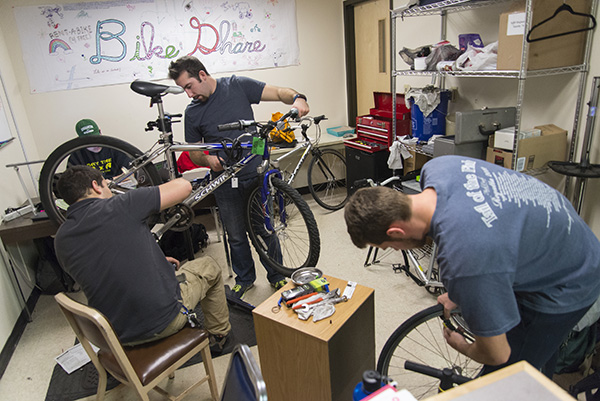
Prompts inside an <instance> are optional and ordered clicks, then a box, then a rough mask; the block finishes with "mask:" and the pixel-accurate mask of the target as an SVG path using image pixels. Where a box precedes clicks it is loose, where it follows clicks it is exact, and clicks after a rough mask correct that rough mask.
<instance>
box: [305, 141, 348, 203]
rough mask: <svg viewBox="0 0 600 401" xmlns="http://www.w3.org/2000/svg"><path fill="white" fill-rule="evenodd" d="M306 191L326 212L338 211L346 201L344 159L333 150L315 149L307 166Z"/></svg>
mask: <svg viewBox="0 0 600 401" xmlns="http://www.w3.org/2000/svg"><path fill="white" fill-rule="evenodd" d="M308 189H309V190H310V193H311V194H312V196H313V198H314V199H315V201H316V202H317V203H318V204H319V205H321V206H322V207H324V208H325V209H328V210H339V209H341V208H343V207H344V205H345V204H346V201H347V200H348V190H347V189H346V159H345V158H344V156H343V155H342V154H341V153H340V152H338V151H337V150H334V149H325V150H320V149H317V150H316V152H315V154H314V156H313V158H312V160H311V161H310V164H309V166H308Z"/></svg>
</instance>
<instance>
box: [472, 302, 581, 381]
mask: <svg viewBox="0 0 600 401" xmlns="http://www.w3.org/2000/svg"><path fill="white" fill-rule="evenodd" d="M590 307H591V305H590V306H588V307H585V308H583V309H580V310H577V311H574V312H570V313H561V314H548V313H541V312H536V311H534V310H532V309H529V308H527V307H525V306H523V305H521V304H519V314H520V315H521V321H520V322H519V324H518V325H516V326H515V327H513V328H512V329H510V330H509V331H508V332H507V333H506V338H507V340H508V344H509V345H510V349H511V352H510V357H509V358H508V362H506V363H505V364H503V365H498V366H490V365H485V366H484V368H483V372H482V374H488V373H491V372H493V371H495V370H498V369H500V368H503V367H505V366H508V365H511V364H513V363H515V362H518V361H523V360H525V361H527V362H529V363H530V364H531V365H532V366H533V367H534V368H536V369H540V370H541V371H542V373H544V374H545V375H546V376H548V377H549V378H552V375H553V374H554V368H555V367H556V362H557V359H558V349H559V347H560V344H562V342H563V341H564V340H565V339H566V338H567V336H568V335H569V333H570V332H571V330H572V329H573V327H575V325H576V324H577V322H579V320H580V319H581V318H582V317H583V315H585V313H586V312H587V310H588V309H589V308H590Z"/></svg>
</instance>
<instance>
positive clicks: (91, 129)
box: [75, 118, 100, 136]
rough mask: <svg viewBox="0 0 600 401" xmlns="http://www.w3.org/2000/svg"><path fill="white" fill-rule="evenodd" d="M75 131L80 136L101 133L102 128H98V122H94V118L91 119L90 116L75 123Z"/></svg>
mask: <svg viewBox="0 0 600 401" xmlns="http://www.w3.org/2000/svg"><path fill="white" fill-rule="evenodd" d="M75 132H77V135H79V136H88V135H100V129H99V128H98V124H96V123H95V122H94V120H90V119H89V118H84V119H83V120H80V121H79V122H78V123H77V124H76V125H75Z"/></svg>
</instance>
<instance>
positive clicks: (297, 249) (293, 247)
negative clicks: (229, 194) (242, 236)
mask: <svg viewBox="0 0 600 401" xmlns="http://www.w3.org/2000/svg"><path fill="white" fill-rule="evenodd" d="M271 181H272V188H269V193H268V194H267V196H266V199H264V200H263V199H262V195H261V191H260V187H257V188H255V189H254V190H253V191H252V193H251V194H250V197H249V199H248V206H247V210H246V220H247V222H246V223H247V227H248V233H249V235H250V240H251V241H252V244H253V245H254V247H255V248H256V252H257V253H258V255H259V256H260V259H261V261H262V262H263V263H265V264H267V265H268V266H270V267H272V268H273V269H274V270H276V271H278V272H279V273H281V274H283V275H284V276H287V277H289V276H291V274H292V273H293V272H294V271H296V270H297V269H300V268H302V267H314V266H316V264H317V260H318V259H319V253H320V250H321V244H320V239H319V229H318V228H317V222H316V221H315V217H314V216H313V214H312V212H311V210H310V208H309V207H308V205H307V204H306V202H305V201H304V199H302V197H301V196H300V194H299V193H298V191H296V190H295V189H294V188H292V187H291V186H290V185H288V184H286V183H285V182H283V181H282V180H280V179H279V178H276V177H273V178H272V180H271Z"/></svg>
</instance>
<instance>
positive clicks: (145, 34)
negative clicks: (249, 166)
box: [14, 0, 299, 93]
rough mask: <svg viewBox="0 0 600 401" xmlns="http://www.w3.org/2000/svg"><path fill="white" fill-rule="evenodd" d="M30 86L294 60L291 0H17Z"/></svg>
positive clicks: (80, 84)
mask: <svg viewBox="0 0 600 401" xmlns="http://www.w3.org/2000/svg"><path fill="white" fill-rule="evenodd" d="M14 13H15V18H16V21H17V26H18V30H19V36H20V38H21V45H22V49H23V59H24V62H25V66H26V69H27V74H28V76H29V83H30V88H31V93H40V92H50V91H57V90H69V89H77V88H86V87H92V86H102V85H111V84H119V83H125V82H131V81H133V80H135V79H144V80H152V79H164V78H167V74H168V66H169V63H170V62H171V61H172V60H175V59H177V58H179V57H182V56H185V55H192V56H195V57H198V58H199V59H200V60H201V61H202V62H203V63H204V65H205V66H206V68H207V70H208V72H209V73H211V74H213V73H220V72H234V71H240V70H252V69H260V68H273V67H282V66H289V65H298V64H299V48H298V34H297V28H296V3H295V0H247V1H243V2H235V1H223V0H113V1H95V2H89V3H72V4H62V5H61V4H58V5H48V6H24V7H15V8H14Z"/></svg>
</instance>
